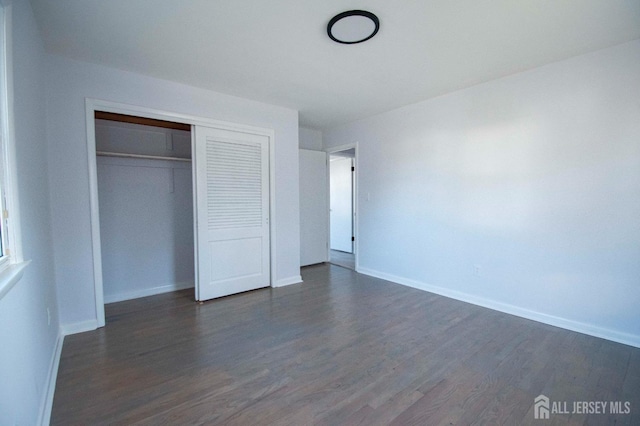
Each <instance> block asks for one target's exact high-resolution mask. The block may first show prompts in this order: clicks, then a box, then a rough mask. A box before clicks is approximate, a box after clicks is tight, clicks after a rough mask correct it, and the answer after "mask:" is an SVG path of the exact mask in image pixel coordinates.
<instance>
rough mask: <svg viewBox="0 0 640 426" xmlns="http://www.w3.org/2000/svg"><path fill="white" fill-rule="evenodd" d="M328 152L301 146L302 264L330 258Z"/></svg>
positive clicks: (324, 260) (310, 263)
mask: <svg viewBox="0 0 640 426" xmlns="http://www.w3.org/2000/svg"><path fill="white" fill-rule="evenodd" d="M328 228H329V227H328V224H327V154H326V153H325V152H321V151H309V150H306V149H301V150H300V266H306V265H312V264H314V263H321V262H326V261H327V260H328V259H327V236H328V235H327V234H328V232H327V230H328Z"/></svg>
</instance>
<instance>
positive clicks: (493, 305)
mask: <svg viewBox="0 0 640 426" xmlns="http://www.w3.org/2000/svg"><path fill="white" fill-rule="evenodd" d="M358 272H360V273H361V274H364V275H369V276H372V277H375V278H380V279H383V280H387V281H391V282H394V283H397V284H401V285H404V286H407V287H412V288H416V289H418V290H424V291H428V292H430V293H435V294H439V295H440V296H445V297H449V298H451V299H456V300H460V301H462V302H467V303H471V304H473V305H477V306H482V307H484V308H489V309H493V310H494V311H499V312H504V313H506V314H511V315H515V316H518V317H521V318H526V319H529V320H532V321H537V322H541V323H544V324H548V325H552V326H555V327H560V328H564V329H566V330H571V331H576V332H578V333H582V334H587V335H589V336H594V337H599V338H602V339H606V340H611V341H613V342H617V343H622V344H625V345H629V346H634V347H636V348H640V335H634V334H630V333H623V332H620V331H616V330H611V329H608V328H603V327H599V326H596V325H593V324H588V323H583V322H579V321H573V320H570V319H567V318H562V317H557V316H554V315H549V314H544V313H541V312H536V311H532V310H529V309H525V308H521V307H518V306H514V305H510V304H507V303H502V302H497V301H495V300H491V299H485V298H483V297H479V296H474V295H472V294H468V293H463V292H460V291H456V290H451V289H448V288H444V287H438V286H434V285H430V284H426V283H423V282H419V281H416V280H411V279H408V278H403V277H399V276H396V275H391V274H387V273H384V272H380V271H376V270H374V269H369V268H359V270H358Z"/></svg>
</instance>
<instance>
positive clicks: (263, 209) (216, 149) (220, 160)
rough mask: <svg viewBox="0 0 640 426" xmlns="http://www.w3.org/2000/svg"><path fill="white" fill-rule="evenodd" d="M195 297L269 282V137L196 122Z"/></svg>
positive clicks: (208, 297)
mask: <svg viewBox="0 0 640 426" xmlns="http://www.w3.org/2000/svg"><path fill="white" fill-rule="evenodd" d="M194 161H195V181H196V190H195V196H196V201H195V204H196V221H197V224H196V227H197V231H196V235H197V240H198V241H197V248H198V250H197V260H196V263H197V264H196V273H197V274H198V279H197V280H196V299H197V300H208V299H213V298H216V297H221V296H227V295H230V294H234V293H240V292H243V291H247V290H253V289H256V288H261V287H267V286H269V284H270V271H269V264H270V259H269V138H268V137H267V136H263V135H255V134H249V133H243V132H239V131H231V130H223V129H214V128H208V127H201V126H195V156H194Z"/></svg>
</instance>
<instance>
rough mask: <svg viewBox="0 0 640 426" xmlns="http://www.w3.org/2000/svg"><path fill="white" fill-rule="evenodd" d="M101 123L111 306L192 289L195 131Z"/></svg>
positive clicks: (103, 228)
mask: <svg viewBox="0 0 640 426" xmlns="http://www.w3.org/2000/svg"><path fill="white" fill-rule="evenodd" d="M95 123H96V124H95V126H96V151H97V158H96V162H97V171H98V198H99V206H100V239H101V250H102V277H103V287H104V300H105V303H111V302H117V301H122V300H128V299H134V298H138V297H144V296H150V295H153V294H159V293H164V292H169V291H175V290H179V289H184V288H192V287H193V286H194V243H193V241H194V240H193V198H192V197H193V195H192V171H191V161H190V159H191V134H190V132H189V131H186V130H176V129H170V128H162V127H155V126H149V125H140V124H132V123H122V122H116V121H107V120H101V119H96V120H95Z"/></svg>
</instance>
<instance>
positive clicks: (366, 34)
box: [327, 10, 380, 44]
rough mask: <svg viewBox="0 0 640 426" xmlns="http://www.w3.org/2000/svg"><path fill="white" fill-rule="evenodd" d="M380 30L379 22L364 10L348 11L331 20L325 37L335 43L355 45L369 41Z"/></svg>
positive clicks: (374, 16)
mask: <svg viewBox="0 0 640 426" xmlns="http://www.w3.org/2000/svg"><path fill="white" fill-rule="evenodd" d="M379 29H380V20H379V19H378V17H377V16H376V15H374V14H373V13H371V12H367V11H366V10H348V11H346V12H342V13H339V14H337V15H336V16H334V17H333V18H331V20H330V21H329V24H327V35H328V36H329V38H330V39H331V40H333V41H335V42H337V43H342V44H356V43H362V42H363V41H367V40H369V39H370V38H371V37H373V36H374V35H376V33H377V32H378V30H379Z"/></svg>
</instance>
